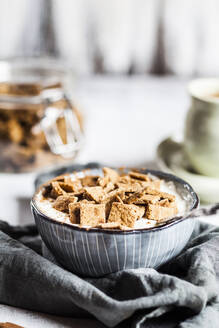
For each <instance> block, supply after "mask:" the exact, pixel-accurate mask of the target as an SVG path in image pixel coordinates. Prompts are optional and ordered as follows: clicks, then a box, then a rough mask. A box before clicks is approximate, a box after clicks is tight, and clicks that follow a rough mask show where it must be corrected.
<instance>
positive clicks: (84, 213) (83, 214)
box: [80, 203, 105, 227]
mask: <svg viewBox="0 0 219 328" xmlns="http://www.w3.org/2000/svg"><path fill="white" fill-rule="evenodd" d="M100 223H105V205H104V204H87V203H81V204H80V224H81V226H83V225H88V226H91V227H95V226H97V225H98V224H100Z"/></svg>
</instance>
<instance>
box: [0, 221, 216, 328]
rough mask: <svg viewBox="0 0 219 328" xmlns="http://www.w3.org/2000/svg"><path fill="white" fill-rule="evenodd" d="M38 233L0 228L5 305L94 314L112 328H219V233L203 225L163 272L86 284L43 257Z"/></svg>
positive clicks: (0, 298) (0, 288)
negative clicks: (116, 327)
mask: <svg viewBox="0 0 219 328" xmlns="http://www.w3.org/2000/svg"><path fill="white" fill-rule="evenodd" d="M41 252H42V242H41V239H40V237H39V236H38V234H37V230H36V227H35V226H26V227H12V226H10V225H8V224H7V223H6V222H3V221H0V302H1V303H3V304H8V305H12V306H18V307H21V308H25V309H29V310H36V311H40V312H46V313H50V314H56V315H63V316H71V317H86V316H89V315H92V316H94V317H96V318H97V319H98V320H100V321H101V322H103V323H104V324H105V325H106V326H108V327H115V326H118V327H137V328H142V327H151V328H155V327H180V328H193V327H199V328H216V327H218V326H219V284H218V278H219V228H216V227H213V226H210V225H207V224H201V223H199V222H198V221H197V224H196V229H195V231H194V233H193V236H192V238H191V240H190V243H189V244H188V246H187V248H186V249H185V250H184V251H183V252H182V253H181V254H180V255H179V256H178V257H177V258H175V259H174V260H173V261H172V262H171V263H169V264H168V265H166V266H164V267H162V268H161V269H160V270H159V272H158V271H156V270H154V269H150V268H148V269H145V268H142V269H137V270H126V271H121V272H118V273H114V274H110V275H108V276H105V277H103V278H98V279H93V278H92V279H91V278H87V279H81V278H80V277H78V276H76V275H74V274H72V273H70V272H68V271H66V270H65V269H63V268H61V267H60V266H58V265H56V264H54V263H53V262H51V261H49V260H47V259H46V258H44V257H43V256H42V253H41Z"/></svg>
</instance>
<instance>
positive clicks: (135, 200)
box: [126, 192, 160, 205]
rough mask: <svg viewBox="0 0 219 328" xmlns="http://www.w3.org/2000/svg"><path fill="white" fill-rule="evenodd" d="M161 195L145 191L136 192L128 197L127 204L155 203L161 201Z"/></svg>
mask: <svg viewBox="0 0 219 328" xmlns="http://www.w3.org/2000/svg"><path fill="white" fill-rule="evenodd" d="M159 199H160V196H156V195H148V194H145V193H143V192H141V193H135V194H133V195H132V196H130V197H129V198H128V199H126V203H127V204H142V205H144V204H148V203H151V204H155V203H157V202H158V201H159Z"/></svg>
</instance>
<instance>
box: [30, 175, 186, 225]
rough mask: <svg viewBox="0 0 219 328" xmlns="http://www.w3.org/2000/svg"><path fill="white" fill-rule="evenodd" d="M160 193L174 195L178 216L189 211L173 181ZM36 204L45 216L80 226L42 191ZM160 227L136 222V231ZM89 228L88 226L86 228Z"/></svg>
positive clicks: (165, 185)
mask: <svg viewBox="0 0 219 328" xmlns="http://www.w3.org/2000/svg"><path fill="white" fill-rule="evenodd" d="M160 191H163V192H167V193H169V194H172V195H174V196H175V197H176V204H177V208H178V214H177V216H181V215H183V214H184V213H185V212H186V211H187V210H188V206H187V202H186V200H185V199H183V198H182V197H181V196H180V195H179V194H178V193H177V191H176V188H175V185H174V183H173V182H172V181H170V182H164V181H162V182H161V187H160ZM35 200H36V204H37V207H38V209H39V210H40V211H41V212H42V213H44V214H45V215H47V216H49V217H50V218H53V219H55V220H56V221H59V222H62V223H63V222H64V223H67V224H70V225H73V226H78V225H77V224H73V223H71V221H70V219H69V215H68V214H65V213H62V212H60V211H57V210H56V209H55V208H53V207H52V203H51V202H50V201H49V200H46V199H43V197H42V191H40V192H39V193H38V194H37V195H36V198H35ZM156 225H158V222H157V221H155V220H149V219H147V218H141V219H139V220H137V221H136V222H135V225H134V229H147V228H151V227H154V226H156ZM86 228H87V226H86ZM88 228H89V227H88Z"/></svg>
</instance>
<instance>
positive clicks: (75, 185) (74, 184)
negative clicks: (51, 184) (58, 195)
mask: <svg viewBox="0 0 219 328" xmlns="http://www.w3.org/2000/svg"><path fill="white" fill-rule="evenodd" d="M64 182H65V183H66V184H68V185H71V186H72V189H73V192H79V191H80V190H81V189H82V184H81V181H80V180H79V179H78V180H72V179H71V178H70V177H66V178H65V180H64Z"/></svg>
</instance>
